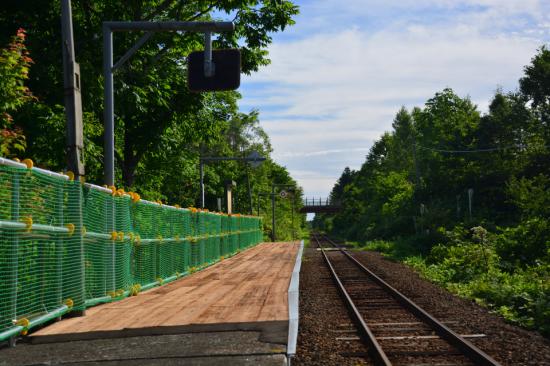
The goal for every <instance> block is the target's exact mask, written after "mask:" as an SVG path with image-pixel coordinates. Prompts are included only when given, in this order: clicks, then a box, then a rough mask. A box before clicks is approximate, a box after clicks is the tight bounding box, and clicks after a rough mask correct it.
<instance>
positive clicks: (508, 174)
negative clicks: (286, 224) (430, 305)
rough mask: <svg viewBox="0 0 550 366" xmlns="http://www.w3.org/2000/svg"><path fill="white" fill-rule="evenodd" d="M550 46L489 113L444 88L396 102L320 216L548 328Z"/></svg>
mask: <svg viewBox="0 0 550 366" xmlns="http://www.w3.org/2000/svg"><path fill="white" fill-rule="evenodd" d="M549 123H550V51H549V50H548V49H547V47H542V48H541V49H540V50H539V52H538V54H537V55H535V57H533V59H532V61H531V64H530V65H528V66H527V67H525V75H524V77H523V78H522V79H521V80H520V89H519V91H517V92H513V93H507V94H506V93H503V92H502V91H501V90H498V91H497V92H496V93H495V96H494V97H493V99H492V101H491V102H490V104H489V110H488V112H487V113H486V114H484V115H482V114H481V113H480V112H479V111H478V109H477V107H476V106H475V105H474V104H473V103H472V102H471V101H470V99H469V98H467V97H466V98H461V97H459V96H457V95H456V94H455V93H454V92H453V91H452V90H451V89H449V88H447V89H444V90H442V91H441V92H438V93H436V94H435V95H434V97H432V98H430V99H428V100H427V101H426V103H425V105H424V106H423V107H422V108H419V107H416V108H413V109H412V110H410V111H408V110H407V109H405V108H401V110H399V111H398V113H397V114H396V116H395V119H394V121H393V124H392V127H393V130H392V131H390V132H386V133H384V134H383V135H382V136H381V137H380V139H378V140H377V141H375V142H374V144H373V146H372V148H371V150H370V151H369V154H368V155H367V157H366V160H365V162H364V163H363V165H362V166H361V168H360V169H359V170H357V171H352V170H350V169H349V168H346V169H345V170H344V171H343V173H342V176H341V177H340V179H339V181H338V182H337V184H336V185H335V186H334V188H333V190H332V197H333V198H337V199H339V200H340V201H341V202H342V204H343V209H342V211H341V212H340V213H338V214H336V215H333V216H329V215H317V216H316V217H315V220H314V225H315V226H316V227H318V228H322V229H324V230H325V231H327V232H329V233H331V234H333V235H337V236H340V237H342V238H345V239H347V240H352V241H358V242H360V243H366V244H365V245H364V246H361V245H359V247H362V248H363V249H368V250H377V251H380V252H382V253H385V255H387V256H389V257H390V258H393V259H396V260H402V261H405V262H406V263H408V264H409V265H411V266H413V267H414V268H416V269H417V270H419V271H420V272H422V273H423V274H424V275H425V276H426V277H427V278H429V279H430V280H432V281H434V282H436V283H438V284H440V285H442V286H445V287H447V288H448V289H450V290H452V291H454V292H456V293H459V294H461V295H464V296H467V297H470V298H473V299H476V300H477V301H478V302H480V303H483V304H485V305H486V306H489V307H491V308H492V309H495V311H498V312H499V313H501V314H502V315H503V316H504V317H506V318H507V319H509V320H511V321H515V322H518V323H520V324H522V325H524V326H527V327H530V328H535V329H539V330H540V331H542V332H544V333H545V334H546V335H550V328H548V325H547V324H550V311H549V310H548V309H549V308H550V307H549V303H548V299H549V290H548V289H549V286H550V276H549V275H548V268H549V266H550V220H549V217H550V178H549V172H550V132H549V131H550V130H549V129H548V124H549Z"/></svg>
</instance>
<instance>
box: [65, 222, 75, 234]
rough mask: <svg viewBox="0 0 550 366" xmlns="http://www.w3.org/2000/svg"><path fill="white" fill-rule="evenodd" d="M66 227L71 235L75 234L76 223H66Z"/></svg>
mask: <svg viewBox="0 0 550 366" xmlns="http://www.w3.org/2000/svg"><path fill="white" fill-rule="evenodd" d="M65 227H66V228H67V230H69V232H68V233H67V234H68V235H69V236H73V234H74V224H66V225H65Z"/></svg>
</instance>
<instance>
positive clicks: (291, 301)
mask: <svg viewBox="0 0 550 366" xmlns="http://www.w3.org/2000/svg"><path fill="white" fill-rule="evenodd" d="M303 251H304V241H303V240H302V241H301V242H300V249H299V250H298V254H297V255H296V262H295V264H294V269H293V271H292V277H291V278H290V285H289V286H288V342H287V352H286V354H287V357H288V362H289V364H290V359H291V358H292V356H294V355H295V354H296V342H297V341H298V319H299V309H298V304H299V296H300V267H301V266H302V253H303Z"/></svg>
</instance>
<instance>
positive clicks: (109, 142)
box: [103, 24, 115, 186]
mask: <svg viewBox="0 0 550 366" xmlns="http://www.w3.org/2000/svg"><path fill="white" fill-rule="evenodd" d="M103 75H104V87H103V88H104V94H105V98H104V99H105V105H104V111H103V112H104V114H103V119H104V120H103V126H104V139H105V140H104V143H105V145H104V146H105V152H104V157H103V159H104V173H105V184H106V185H108V186H112V185H114V183H115V117H114V103H115V102H114V94H113V32H112V31H111V28H109V26H107V25H105V24H104V25H103Z"/></svg>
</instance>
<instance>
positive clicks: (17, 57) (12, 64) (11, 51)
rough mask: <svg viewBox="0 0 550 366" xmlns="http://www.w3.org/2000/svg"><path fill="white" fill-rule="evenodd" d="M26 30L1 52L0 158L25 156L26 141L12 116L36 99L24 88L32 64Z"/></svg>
mask: <svg viewBox="0 0 550 366" xmlns="http://www.w3.org/2000/svg"><path fill="white" fill-rule="evenodd" d="M25 37H26V34H25V30H24V29H22V28H19V29H18V30H17V34H16V35H15V36H14V37H13V38H12V40H11V43H10V44H9V45H8V47H7V48H2V49H0V155H2V156H8V157H11V156H13V155H17V154H18V153H19V154H20V153H23V152H24V151H25V147H26V139H25V135H24V134H23V131H22V130H21V128H20V127H18V126H15V125H14V123H13V122H14V121H13V117H12V115H11V114H12V113H13V112H16V111H17V110H18V109H20V108H21V107H22V106H23V105H25V104H26V103H28V102H30V101H31V100H33V99H34V97H33V95H32V93H31V91H30V90H29V88H28V87H27V86H26V85H25V81H26V80H27V79H28V78H29V67H30V65H31V63H32V62H33V61H32V59H31V58H30V57H29V52H28V51H27V48H26V46H25Z"/></svg>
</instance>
